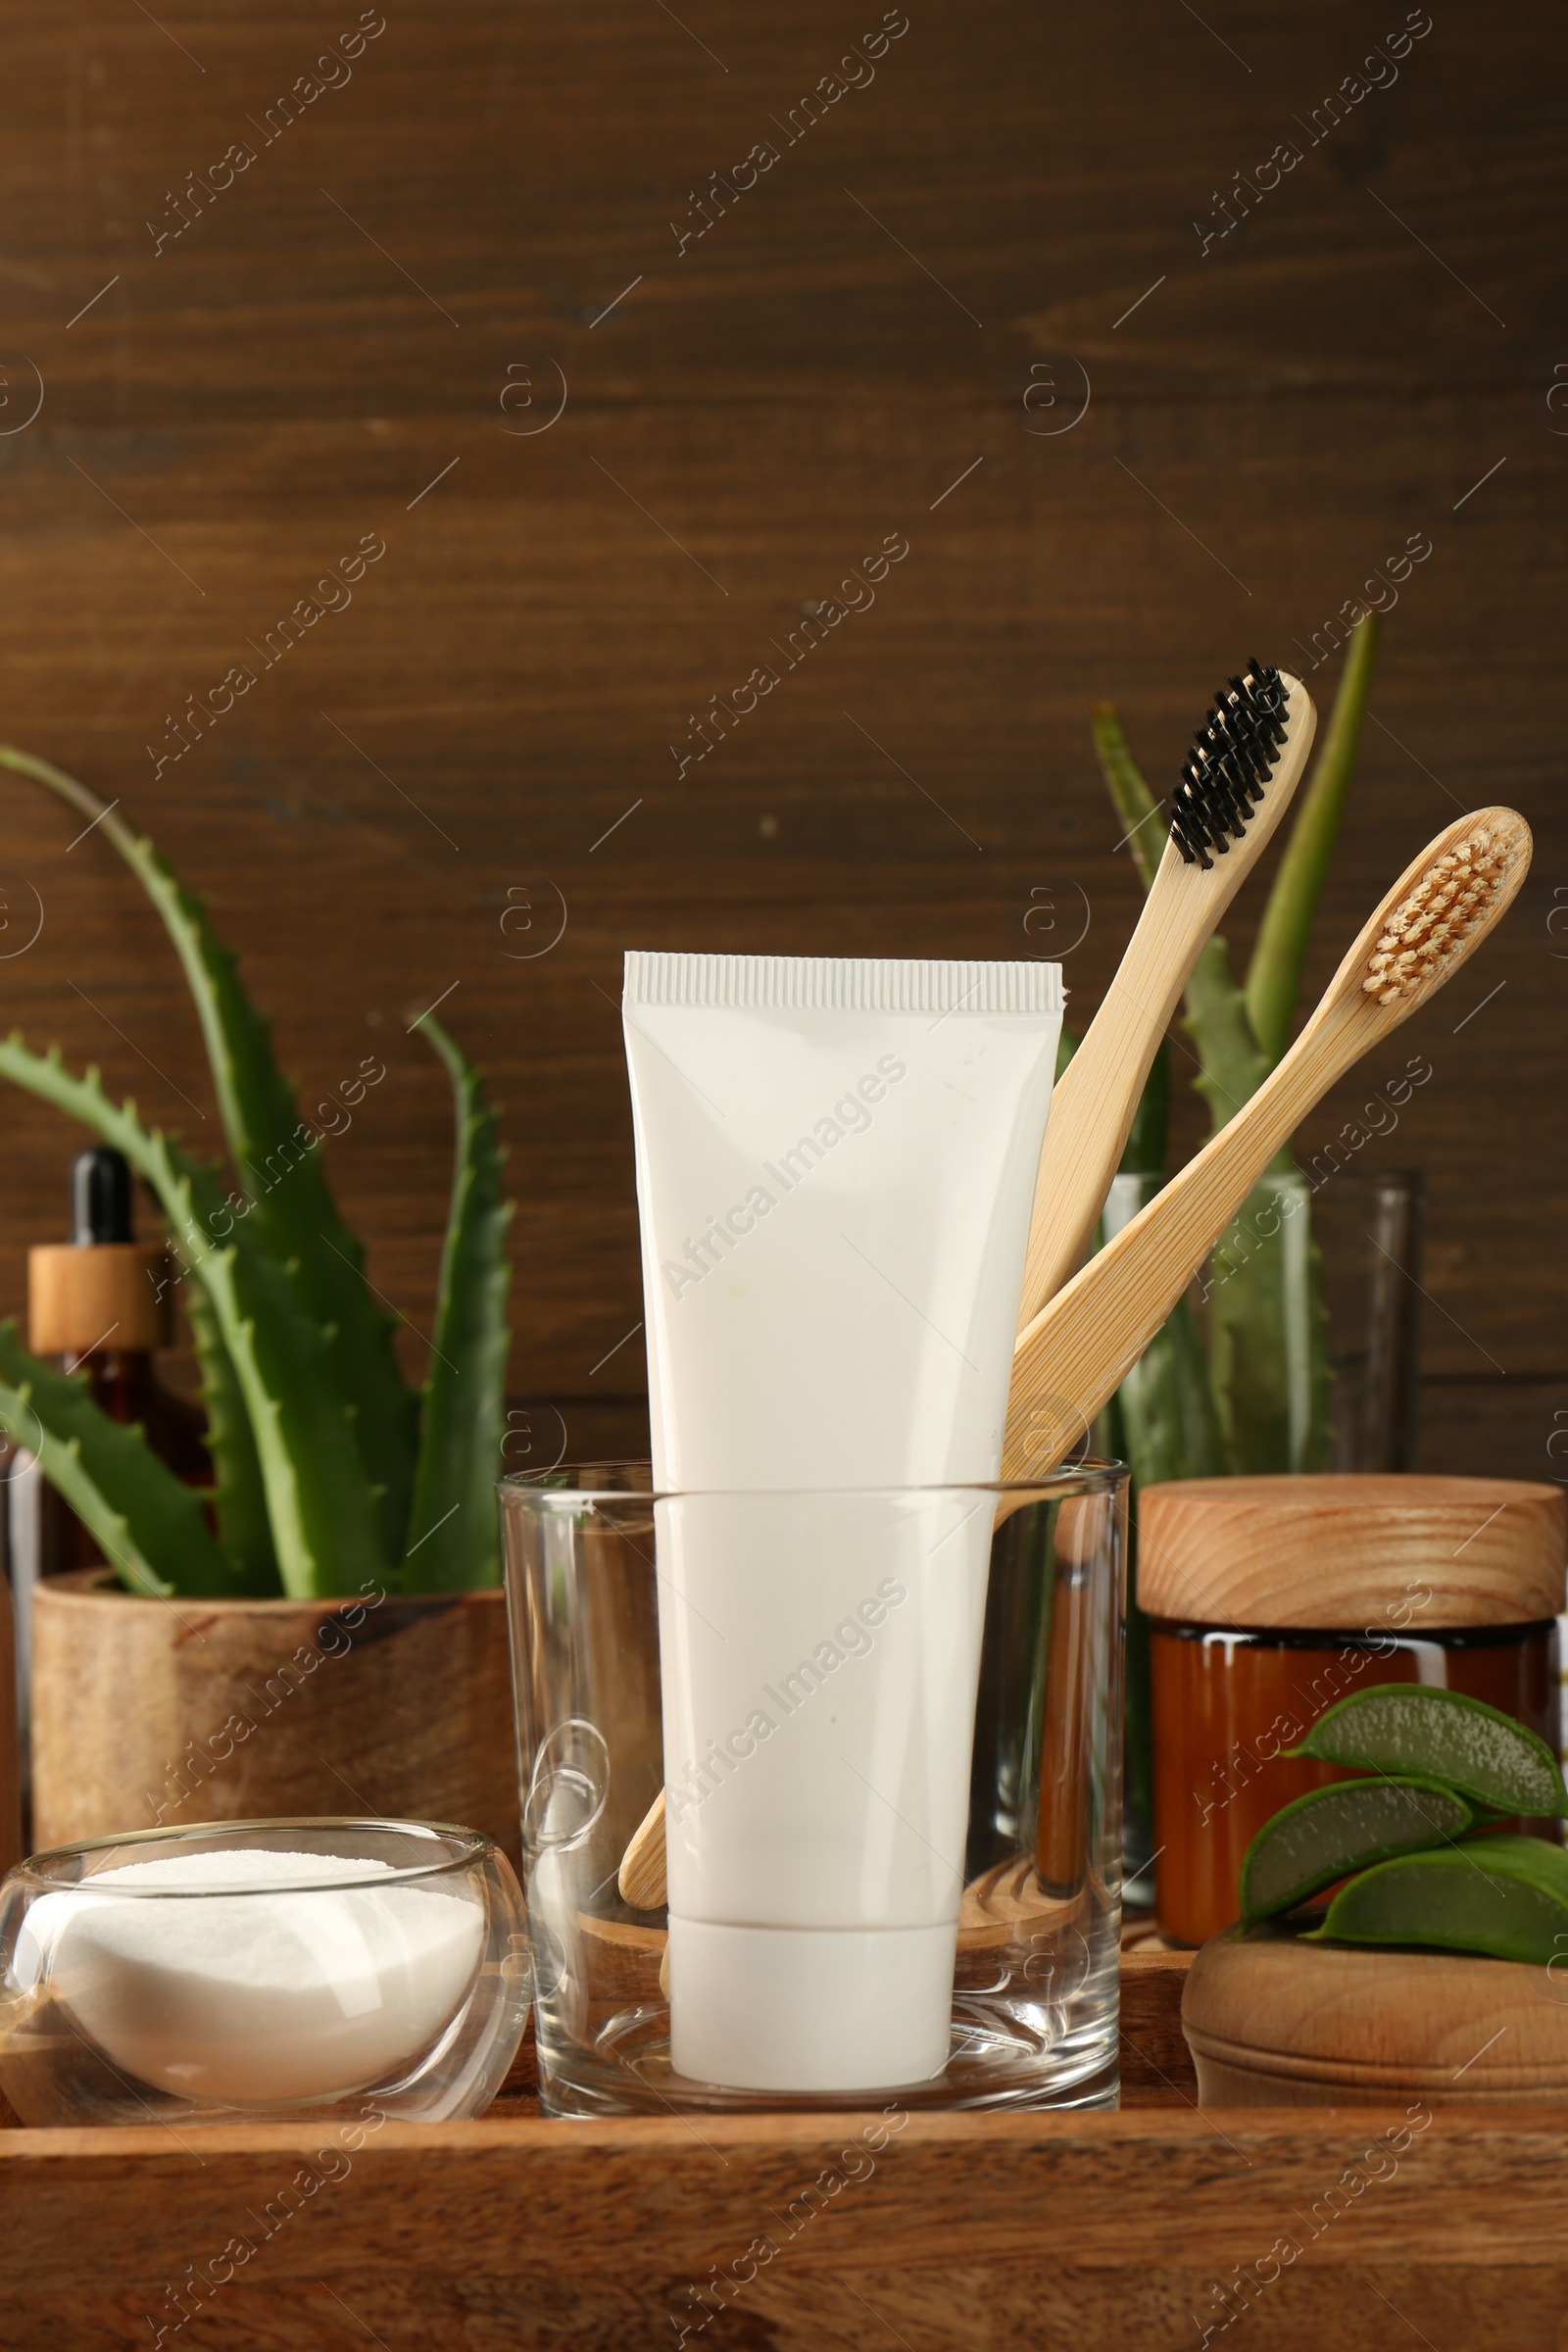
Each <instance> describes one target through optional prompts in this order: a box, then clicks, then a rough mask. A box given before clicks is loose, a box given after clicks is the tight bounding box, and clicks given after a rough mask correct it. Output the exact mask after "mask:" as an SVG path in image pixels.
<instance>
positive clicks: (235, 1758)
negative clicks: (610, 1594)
mask: <svg viewBox="0 0 1568 2352" xmlns="http://www.w3.org/2000/svg"><path fill="white" fill-rule="evenodd" d="M32 1608H33V1616H32V1643H33V1650H32V1789H33V1821H32V1845H33V1849H34V1850H35V1851H38V1850H41V1849H42V1848H44V1847H47V1846H52V1845H65V1844H69V1843H71V1842H72V1841H73V1840H74V1839H75V1838H99V1837H106V1836H111V1835H113V1834H115V1833H116V1832H119V1831H123V1830H150V1829H157V1828H165V1829H169V1828H179V1827H180V1826H182V1825H185V1824H189V1823H192V1822H200V1821H254V1820H260V1819H265V1818H268V1817H280V1816H281V1817H287V1816H289V1815H319V1814H333V1813H336V1814H342V1813H373V1814H379V1815H384V1816H397V1817H403V1818H409V1817H412V1818H415V1819H418V1820H425V1821H452V1822H460V1823H462V1824H464V1825H465V1826H466V1827H467V1828H469V1829H476V1830H483V1831H484V1832H485V1833H486V1834H487V1835H488V1836H489V1837H491V1838H494V1839H495V1840H496V1842H497V1844H498V1845H500V1846H501V1847H502V1849H503V1851H504V1852H505V1853H506V1854H507V1855H508V1856H509V1857H510V1859H511V1860H512V1862H513V1863H514V1865H515V1864H516V1862H517V1859H518V1854H517V1783H516V1749H515V1740H514V1736H513V1717H512V1684H511V1676H510V1672H509V1667H508V1658H507V1630H506V1607H505V1602H504V1599H503V1596H502V1594H501V1593H499V1592H486V1593H430V1594H410V1595H405V1594H400V1593H383V1594H381V1595H380V1596H379V1597H370V1598H365V1599H347V1600H312V1601H304V1600H190V1599H186V1598H183V1597H181V1598H179V1599H177V1600H174V1601H171V1602H162V1601H158V1600H149V1599H147V1598H144V1597H143V1596H142V1595H140V1594H137V1593H126V1592H124V1591H123V1589H122V1587H121V1586H120V1585H118V1584H117V1583H116V1581H115V1579H114V1577H113V1574H112V1572H111V1571H110V1570H108V1569H106V1568H87V1569H81V1570H78V1571H76V1572H75V1573H73V1574H72V1575H70V1576H60V1577H50V1578H47V1579H45V1580H44V1581H43V1582H42V1583H41V1584H40V1585H39V1586H38V1587H37V1588H36V1591H35V1593H34V1597H33V1603H32Z"/></svg>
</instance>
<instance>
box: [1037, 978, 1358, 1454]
mask: <svg viewBox="0 0 1568 2352" xmlns="http://www.w3.org/2000/svg"><path fill="white" fill-rule="evenodd" d="M1399 1011H1400V1008H1399V1007H1398V1006H1390V1007H1387V1008H1382V1007H1377V1008H1374V1007H1373V1006H1372V1005H1370V1004H1369V1003H1368V1002H1367V1000H1366V999H1364V998H1363V999H1361V1000H1360V1002H1358V1003H1357V1002H1354V1001H1347V1000H1345V999H1343V998H1342V999H1341V1000H1339V1001H1338V1002H1336V1003H1333V1004H1331V1005H1327V1006H1325V1007H1324V1008H1323V1010H1322V1011H1321V1012H1320V1013H1319V1014H1318V1015H1317V1016H1316V1017H1315V1018H1314V1019H1313V1020H1312V1021H1311V1022H1310V1023H1309V1024H1308V1026H1307V1028H1306V1029H1304V1030H1303V1031H1302V1033H1301V1035H1300V1036H1299V1038H1298V1039H1297V1041H1296V1044H1295V1045H1294V1046H1293V1047H1292V1049H1291V1051H1290V1052H1289V1054H1286V1055H1285V1057H1284V1059H1283V1060H1282V1061H1281V1062H1280V1063H1279V1064H1278V1065H1277V1067H1276V1068H1275V1069H1274V1070H1273V1071H1271V1073H1270V1074H1269V1076H1268V1077H1267V1078H1266V1079H1265V1080H1264V1082H1263V1084H1262V1085H1261V1086H1260V1087H1259V1088H1258V1090H1257V1092H1256V1094H1255V1095H1253V1096H1252V1097H1251V1099H1250V1102H1248V1103H1245V1104H1244V1106H1243V1107H1242V1109H1241V1110H1239V1111H1238V1112H1237V1114H1236V1116H1235V1118H1234V1119H1232V1121H1231V1122H1230V1125H1229V1126H1228V1127H1225V1128H1222V1129H1221V1131H1220V1133H1219V1134H1218V1135H1216V1136H1214V1137H1213V1138H1212V1139H1211V1140H1210V1142H1208V1143H1207V1144H1205V1145H1204V1147H1203V1149H1202V1151H1201V1152H1199V1153H1198V1154H1197V1156H1196V1157H1195V1158H1194V1159H1192V1160H1190V1161H1189V1162H1188V1164H1187V1166H1186V1167H1185V1168H1183V1169H1182V1171H1181V1173H1180V1174H1179V1175H1178V1176H1175V1177H1173V1178H1172V1179H1171V1181H1170V1183H1169V1184H1167V1185H1166V1186H1165V1188H1164V1190H1163V1191H1162V1192H1160V1193H1157V1194H1156V1195H1155V1197H1154V1199H1153V1200H1152V1201H1150V1203H1149V1205H1148V1207H1147V1208H1144V1209H1142V1210H1140V1212H1139V1214H1138V1215H1137V1216H1136V1217H1134V1218H1133V1220H1132V1222H1131V1224H1129V1225H1127V1226H1124V1227H1123V1229H1122V1231H1121V1232H1120V1233H1119V1234H1118V1235H1117V1236H1116V1238H1115V1240H1114V1241H1113V1242H1111V1243H1110V1244H1109V1245H1108V1246H1107V1247H1106V1248H1105V1249H1103V1250H1101V1251H1100V1252H1099V1254H1098V1256H1096V1257H1093V1258H1091V1259H1090V1261H1089V1263H1088V1265H1087V1266H1085V1267H1084V1269H1083V1271H1082V1273H1080V1274H1079V1275H1077V1276H1076V1277H1075V1278H1074V1280H1073V1281H1071V1282H1070V1283H1069V1284H1068V1285H1067V1287H1066V1289H1065V1290H1063V1291H1060V1292H1058V1293H1057V1295H1056V1297H1055V1298H1054V1299H1052V1300H1051V1302H1050V1304H1049V1305H1048V1306H1046V1307H1044V1308H1043V1309H1042V1310H1041V1312H1040V1313H1039V1314H1038V1315H1036V1317H1035V1319H1034V1321H1033V1322H1032V1323H1031V1324H1030V1325H1029V1326H1028V1328H1027V1329H1026V1330H1024V1331H1022V1332H1020V1334H1019V1336H1018V1340H1017V1344H1016V1346H1015V1348H1014V1350H1013V1358H1012V1388H1011V1393H1010V1394H1009V1396H1008V1399H1007V1427H1006V1437H1005V1443H1004V1446H1003V1463H1002V1475H1003V1477H1004V1478H1008V1479H1011V1478H1030V1477H1040V1476H1042V1475H1043V1474H1044V1473H1045V1471H1046V1470H1047V1469H1048V1468H1051V1467H1054V1464H1055V1463H1056V1462H1058V1461H1060V1460H1061V1459H1062V1457H1063V1455H1065V1454H1067V1453H1070V1452H1071V1451H1072V1450H1073V1448H1074V1447H1075V1446H1077V1445H1079V1444H1080V1443H1081V1441H1082V1440H1083V1438H1084V1437H1085V1436H1086V1435H1087V1432H1088V1430H1089V1429H1090V1427H1091V1426H1092V1424H1093V1422H1094V1419H1095V1416H1096V1414H1097V1413H1098V1412H1099V1411H1100V1409H1101V1407H1102V1406H1103V1404H1104V1403H1105V1401H1106V1399H1107V1398H1108V1397H1110V1396H1111V1394H1112V1392H1113V1391H1114V1390H1115V1389H1116V1387H1117V1386H1118V1384H1119V1383H1120V1381H1121V1380H1122V1378H1123V1377H1124V1375H1125V1374H1126V1373H1127V1372H1128V1371H1129V1370H1130V1369H1131V1368H1132V1366H1133V1365H1134V1364H1135V1363H1136V1362H1137V1360H1138V1358H1139V1356H1140V1355H1142V1353H1143V1351H1144V1349H1145V1348H1147V1347H1148V1345H1149V1343H1150V1341H1151V1340H1152V1338H1153V1336H1154V1333H1155V1332H1156V1331H1157V1330H1158V1329H1159V1326H1160V1324H1161V1323H1163V1321H1164V1320H1165V1317H1166V1316H1167V1315H1168V1314H1169V1312H1170V1310H1171V1308H1172V1307H1173V1306H1174V1305H1175V1303H1176V1301H1177V1299H1179V1298H1180V1297H1181V1295H1182V1293H1183V1291H1184V1290H1185V1289H1186V1288H1187V1285H1188V1283H1189V1282H1191V1280H1192V1278H1193V1276H1194V1274H1195V1273H1196V1272H1197V1270H1198V1268H1199V1266H1200V1265H1201V1263H1202V1261H1203V1259H1204V1257H1205V1256H1206V1255H1207V1253H1208V1251H1209V1250H1211V1249H1212V1248H1213V1246H1214V1244H1215V1242H1216V1241H1217V1240H1218V1239H1219V1236H1220V1235H1221V1233H1223V1231H1224V1230H1225V1227H1226V1226H1227V1224H1229V1222H1230V1220H1231V1218H1232V1217H1233V1216H1234V1215H1235V1213H1236V1211H1237V1209H1238V1208H1239V1207H1240V1206H1241V1204H1242V1202H1243V1201H1245V1200H1246V1198H1247V1196H1248V1194H1249V1193H1250V1191H1251V1189H1252V1186H1253V1185H1254V1184H1255V1183H1256V1181H1257V1179H1258V1177H1259V1176H1260V1175H1261V1174H1262V1172H1263V1170H1264V1169H1265V1168H1266V1167H1267V1165H1268V1163H1269V1161H1270V1160H1271V1159H1272V1158H1273V1156H1274V1154H1275V1152H1277V1151H1278V1150H1279V1149H1280V1146H1281V1145H1282V1144H1284V1143H1286V1142H1287V1141H1288V1140H1289V1139H1290V1137H1291V1136H1292V1135H1294V1134H1295V1132H1296V1130H1297V1128H1298V1127H1299V1125H1300V1123H1301V1121H1302V1120H1303V1119H1304V1118H1305V1117H1306V1115H1307V1113H1308V1112H1309V1111H1310V1110H1312V1109H1313V1108H1314V1106H1315V1105H1316V1104H1317V1103H1319V1102H1321V1100H1322V1098H1323V1096H1324V1095H1325V1094H1327V1092H1328V1090H1329V1088H1330V1087H1331V1086H1332V1085H1333V1084H1334V1083H1335V1081H1336V1080H1337V1079H1338V1078H1340V1077H1342V1076H1343V1075H1344V1073H1345V1072H1346V1071H1347V1070H1348V1069H1349V1068H1350V1067H1351V1066H1352V1065H1353V1064H1354V1063H1355V1062H1356V1061H1358V1060H1359V1058H1360V1057H1361V1055H1362V1054H1364V1053H1365V1052H1366V1051H1367V1049H1368V1048H1369V1047H1370V1046H1372V1045H1374V1044H1375V1043H1376V1042H1377V1041H1378V1040H1379V1039H1380V1038H1382V1037H1385V1036H1387V1035H1388V1033H1389V1031H1390V1029H1392V1028H1393V1027H1395V1026H1396V1025H1397V1023H1396V1021H1395V1020H1394V1019H1391V1018H1390V1014H1391V1013H1395V1014H1399ZM1401 1017H1402V1016H1401Z"/></svg>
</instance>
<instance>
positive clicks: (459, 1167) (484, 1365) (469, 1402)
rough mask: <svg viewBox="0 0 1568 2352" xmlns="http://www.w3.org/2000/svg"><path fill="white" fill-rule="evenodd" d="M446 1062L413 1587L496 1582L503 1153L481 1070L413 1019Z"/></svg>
mask: <svg viewBox="0 0 1568 2352" xmlns="http://www.w3.org/2000/svg"><path fill="white" fill-rule="evenodd" d="M415 1027H416V1028H417V1029H418V1030H420V1031H421V1032H422V1034H423V1035H424V1036H425V1037H426V1038H427V1039H428V1041H429V1043H430V1045H431V1046H432V1047H433V1048H434V1050H435V1052H436V1054H438V1055H439V1056H440V1058H441V1060H442V1061H443V1062H444V1064H445V1065H446V1069H447V1073H448V1075H449V1076H450V1078H451V1080H452V1093H453V1101H454V1107H455V1111H456V1121H457V1138H456V1147H455V1152H454V1165H453V1178H452V1206H451V1211H450V1214H449V1216H448V1219H447V1231H446V1241H445V1244H444V1246H443V1249H442V1252H441V1296H440V1301H439V1304H438V1306H437V1310H436V1322H435V1339H434V1346H433V1348H432V1352H431V1357H430V1372H429V1377H428V1379H427V1381H426V1383H425V1390H424V1412H423V1417H422V1426H421V1434H420V1440H419V1459H418V1466H417V1470H416V1472H415V1479H414V1509H413V1513H412V1515H411V1518H410V1522H409V1546H408V1552H407V1554H406V1556H405V1560H404V1568H403V1575H404V1582H405V1584H406V1585H407V1586H408V1587H409V1588H410V1589H412V1590H418V1591H425V1590H435V1589H439V1588H443V1587H449V1586H474V1585H494V1584H498V1583H499V1582H500V1578H501V1558H500V1549H499V1542H498V1536H497V1526H496V1499H495V1488H496V1480H497V1478H498V1477H499V1475H500V1469H501V1441H502V1435H503V1432H504V1429H505V1423H506V1385H507V1358H508V1354H509V1352H510V1348H511V1337H512V1335H511V1332H510V1330H509V1328H508V1324H507V1289H508V1283H509V1280H510V1272H509V1267H508V1263H507V1227H508V1226H509V1224H510V1223H511V1221H512V1209H511V1206H510V1204H509V1203H508V1202H507V1201H506V1200H505V1199H504V1197H503V1194H502V1189H501V1179H502V1170H503V1167H504V1165H505V1160H506V1154H505V1152H504V1151H503V1150H502V1147H501V1144H500V1142H499V1140H498V1135H497V1127H496V1113H495V1109H494V1107H493V1105H492V1104H491V1103H489V1102H488V1100H487V1099H486V1096H485V1092H484V1087H483V1084H482V1082H481V1080H480V1078H479V1073H478V1072H477V1070H476V1069H475V1068H474V1066H473V1064H472V1063H471V1062H470V1061H469V1060H468V1058H467V1056H466V1054H464V1053H463V1051H462V1049H461V1048H460V1047H459V1046H457V1045H456V1044H455V1043H454V1042H453V1040H452V1039H451V1038H450V1037H448V1035H447V1033H446V1031H445V1030H444V1029H443V1028H442V1027H441V1025H440V1023H439V1022H438V1021H434V1020H432V1019H431V1017H430V1015H429V1014H428V1013H426V1014H425V1015H424V1016H423V1018H422V1019H420V1020H418V1021H417V1022H416V1023H415Z"/></svg>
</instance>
